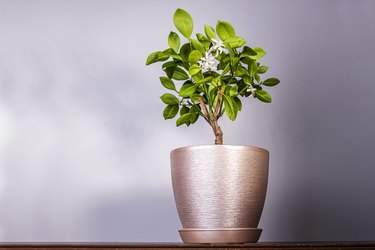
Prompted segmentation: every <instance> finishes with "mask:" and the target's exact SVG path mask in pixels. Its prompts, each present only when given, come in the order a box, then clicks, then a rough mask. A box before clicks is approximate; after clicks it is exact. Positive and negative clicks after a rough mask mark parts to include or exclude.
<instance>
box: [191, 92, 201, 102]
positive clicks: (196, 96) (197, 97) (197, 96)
mask: <svg viewBox="0 0 375 250" xmlns="http://www.w3.org/2000/svg"><path fill="white" fill-rule="evenodd" d="M200 98H201V96H200V95H199V94H192V95H191V96H190V100H191V101H192V102H193V103H195V104H197V103H199V99H200Z"/></svg>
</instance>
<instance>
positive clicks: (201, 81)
mask: <svg viewBox="0 0 375 250" xmlns="http://www.w3.org/2000/svg"><path fill="white" fill-rule="evenodd" d="M212 79H213V77H212V76H209V77H205V78H203V79H201V80H199V81H197V84H202V83H206V82H210V81H212Z"/></svg>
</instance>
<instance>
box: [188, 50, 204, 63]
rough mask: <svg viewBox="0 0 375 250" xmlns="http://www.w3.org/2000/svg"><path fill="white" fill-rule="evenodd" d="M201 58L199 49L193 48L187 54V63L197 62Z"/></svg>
mask: <svg viewBox="0 0 375 250" xmlns="http://www.w3.org/2000/svg"><path fill="white" fill-rule="evenodd" d="M201 58H202V53H201V52H200V51H199V50H193V51H192V52H190V54H189V63H191V64H194V63H197V62H198V61H199V60H200V59H201Z"/></svg>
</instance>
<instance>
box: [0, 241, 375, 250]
mask: <svg viewBox="0 0 375 250" xmlns="http://www.w3.org/2000/svg"><path fill="white" fill-rule="evenodd" d="M21 249H22V250H46V249H54V250H59V249H61V250H122V249H124V250H125V249H170V250H172V249H205V250H207V249H219V250H225V249H228V250H229V249H253V250H256V249H257V250H267V249H277V250H312V249H314V250H349V249H360V250H364V249H366V250H375V241H374V242H310V243H302V242H301V243H298V242H280V243H274V242H272V243H257V244H183V243H0V250H21Z"/></svg>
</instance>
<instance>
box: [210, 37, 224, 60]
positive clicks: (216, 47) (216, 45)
mask: <svg viewBox="0 0 375 250" xmlns="http://www.w3.org/2000/svg"><path fill="white" fill-rule="evenodd" d="M211 41H212V42H213V45H212V47H211V48H210V50H209V53H211V52H216V55H215V56H218V55H219V54H221V53H223V52H224V50H225V49H226V48H225V45H224V43H223V41H221V40H216V39H214V38H211Z"/></svg>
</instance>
